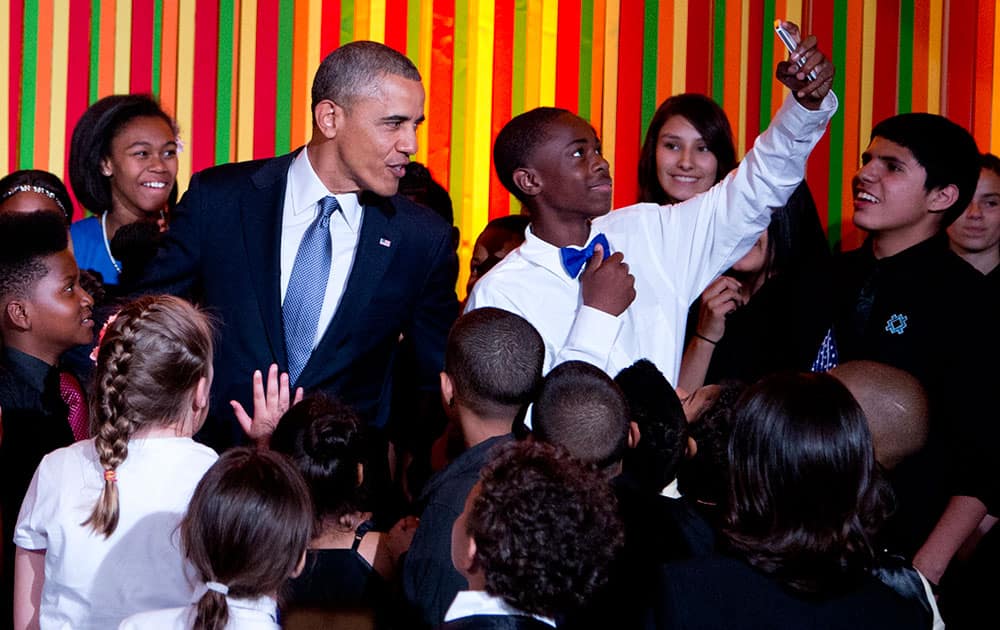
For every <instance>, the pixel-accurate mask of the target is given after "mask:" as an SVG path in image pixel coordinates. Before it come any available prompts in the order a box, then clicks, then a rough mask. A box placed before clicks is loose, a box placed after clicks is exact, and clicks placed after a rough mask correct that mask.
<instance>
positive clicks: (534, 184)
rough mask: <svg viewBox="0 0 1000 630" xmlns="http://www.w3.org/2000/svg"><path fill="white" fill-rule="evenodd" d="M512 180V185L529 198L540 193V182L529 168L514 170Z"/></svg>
mask: <svg viewBox="0 0 1000 630" xmlns="http://www.w3.org/2000/svg"><path fill="white" fill-rule="evenodd" d="M513 180H514V185H515V186H517V187H518V188H520V189H521V192H523V193H524V194H525V195H527V196H529V197H534V196H535V195H537V194H538V193H540V192H542V182H541V180H539V179H538V174H537V173H536V172H535V171H534V170H532V169H530V168H524V167H521V168H518V169H514V175H513Z"/></svg>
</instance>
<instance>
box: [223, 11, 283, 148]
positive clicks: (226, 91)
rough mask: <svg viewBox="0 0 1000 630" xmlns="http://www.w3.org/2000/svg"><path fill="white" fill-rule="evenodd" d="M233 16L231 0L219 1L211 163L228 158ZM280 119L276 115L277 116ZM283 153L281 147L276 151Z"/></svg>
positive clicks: (230, 134) (230, 133)
mask: <svg viewBox="0 0 1000 630" xmlns="http://www.w3.org/2000/svg"><path fill="white" fill-rule="evenodd" d="M235 20H236V6H235V0H220V1H219V57H218V59H219V65H218V73H217V74H216V90H217V94H216V97H215V101H216V107H215V163H216V164H222V163H224V162H228V161H229V145H230V142H231V140H232V135H233V134H232V132H233V130H232V128H231V125H232V113H233V46H234V45H235V42H234V41H233V40H234V39H235V33H234V32H233V31H234V23H235ZM279 120H280V117H279ZM279 153H284V151H279Z"/></svg>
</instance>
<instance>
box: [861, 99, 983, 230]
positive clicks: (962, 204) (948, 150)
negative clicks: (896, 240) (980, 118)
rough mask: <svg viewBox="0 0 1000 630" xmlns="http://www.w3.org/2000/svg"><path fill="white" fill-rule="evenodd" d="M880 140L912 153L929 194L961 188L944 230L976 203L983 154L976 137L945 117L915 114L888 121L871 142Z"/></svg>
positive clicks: (946, 214) (879, 126) (947, 212)
mask: <svg viewBox="0 0 1000 630" xmlns="http://www.w3.org/2000/svg"><path fill="white" fill-rule="evenodd" d="M876 136H878V137H880V138H885V139H886V140H890V141H892V142H895V143H896V144H898V145H900V146H902V147H905V148H907V149H909V151H910V153H912V154H913V157H914V158H915V159H916V160H917V162H919V163H920V165H921V166H923V167H924V170H925V171H926V172H927V179H926V181H925V182H924V190H925V191H928V192H929V191H931V190H934V189H935V188H943V187H945V186H948V185H951V184H954V185H955V186H957V187H958V197H957V198H956V200H955V203H953V204H952V205H951V206H949V207H948V208H947V209H946V210H945V211H944V216H943V218H942V223H941V227H942V228H945V227H948V226H949V225H951V223H952V222H953V221H954V220H955V219H957V218H958V217H959V216H960V215H961V214H962V212H964V211H965V208H966V207H968V205H969V202H970V201H972V196H973V194H975V192H976V183H977V182H978V181H979V170H980V168H979V163H980V154H979V148H978V147H977V146H976V141H975V139H974V138H973V137H972V134H970V133H969V132H968V131H967V130H966V129H965V128H963V127H962V126H960V125H958V124H956V123H954V122H952V121H950V120H948V119H947V118H945V117H944V116H938V115H936V114H927V113H920V112H915V113H909V114H899V115H898V116H892V117H891V118H886V119H885V120H883V121H882V122H880V123H879V124H877V125H875V128H874V129H872V133H871V140H874V139H875V137H876Z"/></svg>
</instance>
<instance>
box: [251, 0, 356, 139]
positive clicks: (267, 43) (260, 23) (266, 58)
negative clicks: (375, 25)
mask: <svg viewBox="0 0 1000 630" xmlns="http://www.w3.org/2000/svg"><path fill="white" fill-rule="evenodd" d="M278 2H279V0H260V1H259V2H258V3H257V58H256V60H255V61H254V63H255V66H256V67H255V69H254V77H255V78H254V106H253V156H254V158H265V157H271V156H272V155H274V132H275V125H276V118H277V113H276V109H277V99H278V96H277V92H276V86H277V85H278ZM324 22H327V23H332V24H333V26H330V28H336V29H337V30H338V31H339V29H340V20H337V21H333V20H332V19H330V18H329V17H328V18H327V19H326V20H324Z"/></svg>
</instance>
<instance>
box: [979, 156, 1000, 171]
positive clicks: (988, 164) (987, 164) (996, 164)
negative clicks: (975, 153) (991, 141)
mask: <svg viewBox="0 0 1000 630" xmlns="http://www.w3.org/2000/svg"><path fill="white" fill-rule="evenodd" d="M979 168H980V169H982V170H986V171H992V172H993V174H994V175H997V176H1000V158H998V157H997V156H995V155H993V154H992V153H983V154H982V155H981V156H979Z"/></svg>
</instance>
